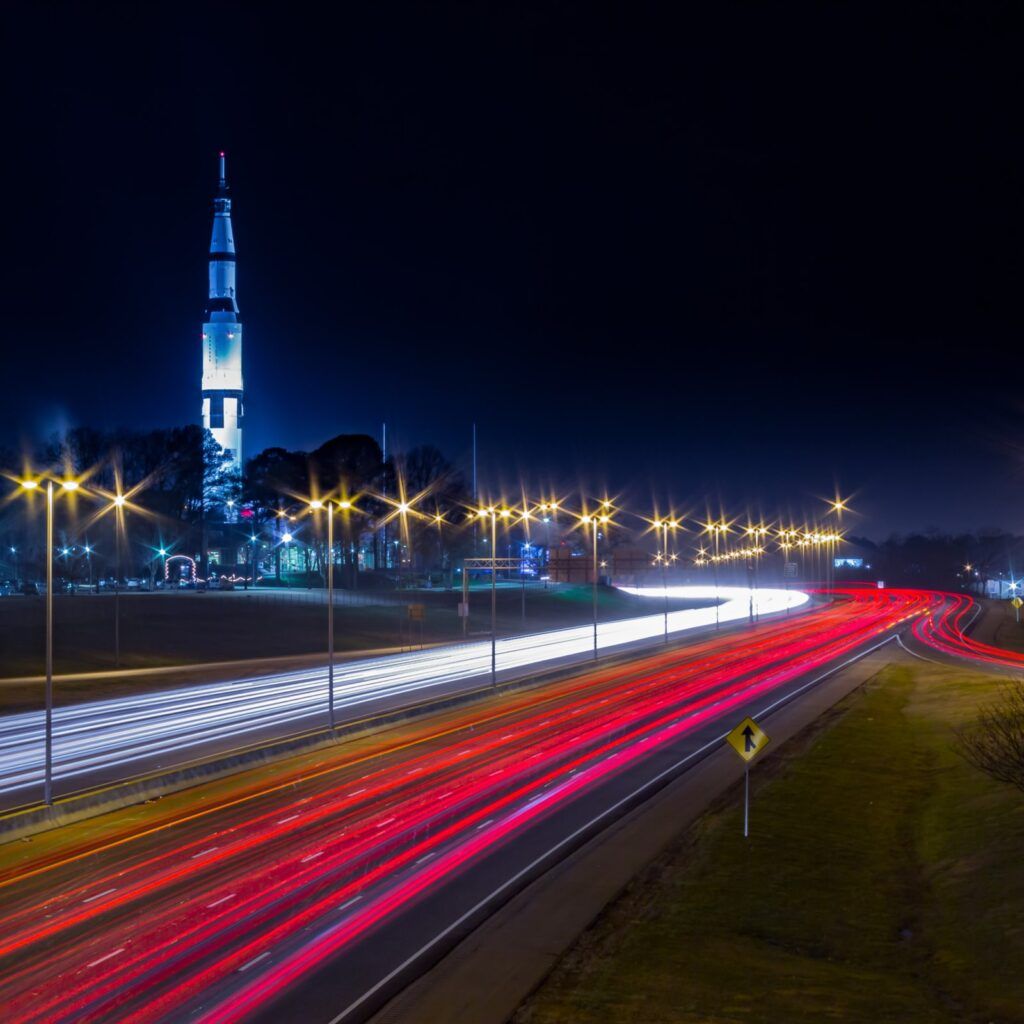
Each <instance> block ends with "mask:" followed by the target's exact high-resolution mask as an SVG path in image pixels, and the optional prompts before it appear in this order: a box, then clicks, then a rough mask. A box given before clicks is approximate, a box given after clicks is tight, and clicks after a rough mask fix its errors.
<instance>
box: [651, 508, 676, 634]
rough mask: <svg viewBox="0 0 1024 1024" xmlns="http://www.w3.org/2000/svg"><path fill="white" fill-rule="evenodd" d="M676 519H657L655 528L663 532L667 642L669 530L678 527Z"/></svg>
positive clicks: (666, 630) (662, 561)
mask: <svg viewBox="0 0 1024 1024" xmlns="http://www.w3.org/2000/svg"><path fill="white" fill-rule="evenodd" d="M678 527H679V523H678V522H677V521H676V520H675V519H655V520H654V528H655V529H656V530H658V531H659V533H660V534H661V537H660V539H661V541H662V545H661V559H660V561H661V589H662V592H663V593H664V595H665V643H668V576H667V571H668V531H669V530H675V529H678Z"/></svg>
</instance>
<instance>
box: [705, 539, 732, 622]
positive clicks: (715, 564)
mask: <svg viewBox="0 0 1024 1024" xmlns="http://www.w3.org/2000/svg"><path fill="white" fill-rule="evenodd" d="M704 529H705V531H706V532H708V533H710V534H711V539H712V540H713V542H714V547H715V554H714V557H713V558H712V560H711V568H712V571H713V573H714V577H715V629H718V628H719V627H720V626H721V616H720V613H719V610H718V560H719V554H718V539H719V537H721V535H722V534H723V533H725V532H726V531H727V530H728V529H729V527H728V526H727V525H726V524H725V523H708V524H706V525H705V527H704Z"/></svg>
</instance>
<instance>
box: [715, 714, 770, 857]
mask: <svg viewBox="0 0 1024 1024" xmlns="http://www.w3.org/2000/svg"><path fill="white" fill-rule="evenodd" d="M725 741H726V743H728V744H729V746H731V747H732V749H733V750H735V751H736V753H737V754H739V756H740V757H741V758H742V759H743V837H744V839H745V838H747V836H749V835H750V762H751V761H753V759H754V758H755V757H757V755H758V754H759V753H760V752H761V751H762V750H763V749H764V748H765V747H766V746H768V742H769V741H768V734H767V733H766V732H765V731H764V730H763V729H762V728H761V727H760V726H759V725H758V724H757V722H755V721H754V720H753V719H752V718H744V719H743V721H742V722H740V724H739V725H737V726H736V728H735V729H733V730H732V732H730V733H729V735H728V736H726V737H725Z"/></svg>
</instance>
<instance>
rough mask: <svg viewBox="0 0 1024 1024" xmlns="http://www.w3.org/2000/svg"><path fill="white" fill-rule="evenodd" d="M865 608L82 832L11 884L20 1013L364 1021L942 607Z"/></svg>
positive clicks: (852, 605) (342, 749)
mask: <svg viewBox="0 0 1024 1024" xmlns="http://www.w3.org/2000/svg"><path fill="white" fill-rule="evenodd" d="M850 596H851V597H852V599H851V600H848V601H842V602H838V603H836V604H835V605H832V606H829V607H826V608H822V609H820V610H818V611H815V612H813V613H810V614H808V615H805V616H800V617H797V618H794V619H792V620H790V621H788V622H787V621H784V620H783V621H778V622H775V623H773V624H770V625H762V626H761V627H760V628H759V629H757V630H754V631H743V632H736V633H733V634H728V635H724V634H723V635H719V636H713V637H709V638H706V639H701V640H699V641H698V642H695V643H694V644H692V645H691V646H688V647H686V648H682V649H676V650H671V649H670V650H665V651H661V652H659V653H657V654H654V655H648V656H646V657H638V658H637V660H636V661H635V662H633V663H630V664H629V665H628V666H626V667H623V666H621V665H620V666H616V667H606V668H597V669H594V670H592V671H590V672H587V673H585V674H581V675H578V676H575V677H573V678H570V679H565V680H563V681H561V682H559V683H555V684H552V685H550V686H547V687H544V688H538V689H536V690H532V691H522V692H519V693H514V694H510V695H506V696H505V697H504V698H502V699H500V700H499V699H495V700H493V701H491V702H489V703H487V704H480V705H473V706H472V707H469V708H464V709H461V710H460V711H459V712H458V713H456V714H453V715H450V716H448V717H447V718H446V719H445V720H444V721H443V722H440V721H437V722H430V721H426V720H424V721H422V722H420V723H417V724H416V725H415V726H410V727H409V728H408V730H406V731H405V732H403V733H402V735H401V737H398V736H391V737H382V738H380V739H379V740H378V741H377V742H378V743H379V747H378V748H376V749H374V750H371V751H367V750H366V749H365V747H364V748H362V749H360V750H359V751H354V750H350V749H349V748H348V746H347V745H340V746H339V747H337V748H336V749H335V750H333V751H331V752H329V753H327V754H324V755H323V758H324V759H323V761H322V762H321V763H319V764H317V765H315V766H312V767H308V766H307V767H305V768H303V769H302V770H301V771H298V772H293V773H292V774H289V769H288V767H287V766H286V765H283V766H282V767H281V769H280V773H279V774H278V775H277V776H276V777H275V778H274V779H273V780H272V781H269V780H268V781H267V782H266V783H265V784H263V785H260V786H249V787H248V788H246V785H247V784H246V782H245V780H244V777H239V779H238V781H237V785H238V786H239V787H240V788H239V790H238V792H237V793H235V794H234V795H224V794H223V792H221V793H220V795H218V796H213V795H210V794H209V793H207V792H204V790H203V789H202V788H200V789H197V790H196V791H195V792H194V794H193V797H194V799H193V804H192V806H191V808H190V809H185V808H182V809H180V810H179V811H178V812H176V815H172V816H171V817H170V818H167V819H159V820H156V819H153V818H152V817H148V816H147V814H146V813H140V814H139V815H138V816H137V818H131V819H125V818H123V817H122V818H120V819H117V820H118V824H117V827H116V828H115V829H114V830H113V831H111V832H109V833H108V832H104V829H103V827H102V821H101V820H98V821H97V822H96V823H94V824H93V825H91V826H90V827H89V828H88V829H84V830H80V831H78V832H70V833H68V834H69V836H72V838H71V839H69V840H68V841H67V842H64V843H63V844H62V845H61V846H60V847H59V849H53V848H50V852H48V853H47V852H44V851H42V850H41V851H40V855H39V857H38V858H35V859H33V858H32V857H31V856H27V857H25V856H23V857H21V858H20V863H19V864H18V865H17V866H14V867H11V868H10V869H9V870H8V871H7V872H6V873H4V874H0V894H2V895H0V898H2V901H3V912H2V913H3V928H2V929H0V1000H2V1005H3V1006H4V1007H5V1019H7V1020H10V1021H12V1022H22V1021H41V1020H49V1021H72V1020H73V1021H89V1020H102V1021H115V1020H129V1019H130V1020H133V1021H147V1020H174V1021H192V1020H202V1021H218V1022H221V1021H236V1020H247V1021H248V1020H255V1021H268V1022H269V1021H274V1022H281V1021H291V1020H301V1021H304V1022H305V1021H308V1022H328V1021H331V1022H339V1024H340V1022H342V1021H355V1020H362V1019H365V1018H366V1017H367V1016H369V1015H370V1014H371V1013H372V1012H373V1011H374V1009H376V1008H377V1007H379V1006H380V1005H381V1004H382V1003H383V1002H384V1001H385V1000H386V999H387V998H388V997H389V996H390V995H392V994H394V992H395V991H397V990H398V989H400V988H401V987H402V986H403V985H405V984H407V983H408V981H409V980H410V979H411V978H413V977H415V976H416V975H417V974H419V973H420V972H422V971H423V970H425V969H426V967H428V966H429V965H430V963H431V962H432V961H434V960H436V959H437V958H438V957H440V956H441V955H443V954H444V952H445V951H446V950H447V949H448V948H450V947H451V945H452V944H454V943H455V942H456V941H457V940H458V939H459V938H460V937H461V936H462V935H464V934H465V933H466V932H467V931H468V930H469V929H471V928H472V927H474V925H475V924H476V923H478V922H479V921H480V920H482V919H483V918H484V917H486V916H487V915H488V914H490V913H491V912H493V910H494V909H495V908H496V907H497V906H499V905H500V904H501V903H502V902H504V901H505V900H507V899H509V898H510V897H511V896H512V895H514V893H515V892H516V891H517V890H518V889H520V888H522V887H523V886H524V885H525V884H527V882H528V881H529V880H530V879H531V878H532V877H534V876H536V875H537V874H539V873H541V872H543V871H545V870H546V869H547V868H548V867H550V865H551V864H552V863H554V862H556V861H557V860H559V859H561V858H562V857H564V856H565V855H567V854H568V853H569V852H570V851H571V850H572V849H573V848H574V847H575V846H577V845H579V844H580V843H582V842H583V841H585V840H586V838H587V837H589V836H591V835H593V834H594V833H595V832H596V831H598V830H600V829H602V828H604V827H606V826H607V825H608V824H609V823H610V822H611V821H613V820H615V818H616V817H617V816H619V815H621V814H623V813H624V812H626V811H627V810H628V809H629V808H630V807H632V806H634V805H636V804H637V803H639V802H640V801H643V800H645V799H647V798H648V797H649V796H650V795H651V794H652V792H654V791H656V790H657V788H658V787H659V786H662V785H665V784H666V783H667V782H668V781H670V780H671V779H672V778H674V777H676V776H677V775H678V774H679V773H680V772H684V771H685V770H686V768H687V767H688V766H689V765H692V764H693V763H695V762H696V761H697V760H698V759H699V758H700V757H701V756H702V755H703V753H704V752H706V751H707V750H709V749H712V748H713V747H715V746H717V745H719V744H720V743H721V738H722V735H723V733H724V732H725V731H727V730H728V728H730V727H731V726H732V725H733V724H735V723H736V722H738V721H739V720H741V719H742V717H743V716H744V715H745V714H747V713H755V714H764V713H765V712H766V710H767V709H768V708H770V707H772V706H775V705H778V704H780V703H781V702H787V701H791V700H800V699H802V695H806V694H810V693H811V692H812V691H813V688H814V686H815V685H816V683H817V682H818V681H819V680H820V678H821V677H822V676H823V675H825V674H826V673H829V672H830V671H831V670H833V669H835V668H836V667H838V666H840V665H842V664H845V663H847V662H849V661H850V660H851V659H853V658H856V657H857V656H859V655H861V654H863V653H864V652H866V651H868V650H870V649H874V648H875V647H876V646H877V645H878V644H879V643H881V642H884V641H886V640H887V639H888V638H889V637H890V636H891V635H892V634H893V633H894V632H895V631H897V630H899V629H902V628H905V627H906V625H907V623H908V622H909V621H911V620H913V619H915V618H920V617H921V616H922V615H923V614H926V612H927V610H928V609H930V608H934V607H936V598H935V596H934V595H931V594H928V593H922V592H894V591H887V592H884V593H876V592H870V591H868V592H864V593H861V594H853V595H850ZM154 813H156V812H154ZM74 837H79V838H74ZM76 843H77V845H76Z"/></svg>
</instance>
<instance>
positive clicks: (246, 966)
mask: <svg viewBox="0 0 1024 1024" xmlns="http://www.w3.org/2000/svg"><path fill="white" fill-rule="evenodd" d="M268 956H270V950H269V949H268V950H267V951H266V952H265V953H260V955H259V956H254V957H253V958H252V959H251V960H250V961H249V962H248V963H244V964H242V966H241V967H239V968H238V973H239V974H241V973H242V971H247V970H249V968H250V967H252V965H253V964H258V963H259V962H260V961H261V960H264V959H265V958H266V957H268Z"/></svg>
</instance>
